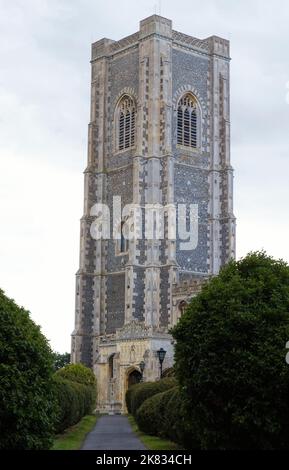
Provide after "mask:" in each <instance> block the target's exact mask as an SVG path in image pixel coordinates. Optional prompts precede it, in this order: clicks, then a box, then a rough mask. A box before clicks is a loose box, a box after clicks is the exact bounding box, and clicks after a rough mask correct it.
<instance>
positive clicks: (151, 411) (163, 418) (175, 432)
mask: <svg viewBox="0 0 289 470" xmlns="http://www.w3.org/2000/svg"><path fill="white" fill-rule="evenodd" d="M136 422H137V424H138V427H139V428H140V430H141V431H143V432H145V433H146V434H151V435H154V436H159V437H162V438H167V439H170V440H171V441H174V442H177V443H179V444H184V443H185V442H187V441H188V440H189V438H190V441H191V436H189V435H188V432H189V431H188V429H187V426H186V421H185V412H184V409H183V398H182V396H181V392H180V390H179V388H178V387H173V388H170V389H169V390H166V391H165V392H162V393H158V394H156V395H153V396H152V397H150V398H148V399H147V400H145V401H144V402H143V404H142V405H141V406H140V407H139V409H138V411H137V413H136ZM194 447H196V448H197V444H195V446H194Z"/></svg>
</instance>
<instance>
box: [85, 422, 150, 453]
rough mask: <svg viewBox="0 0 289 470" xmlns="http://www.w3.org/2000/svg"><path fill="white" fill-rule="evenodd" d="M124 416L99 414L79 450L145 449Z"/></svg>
mask: <svg viewBox="0 0 289 470" xmlns="http://www.w3.org/2000/svg"><path fill="white" fill-rule="evenodd" d="M145 449H146V448H145V446H144V445H143V443H142V442H141V441H140V440H139V438H138V437H137V436H136V435H135V434H134V432H133V430H132V428H131V425H130V424H129V421H128V419H127V417H126V416H120V415H112V416H110V415H105V416H101V417H100V418H99V419H98V420H97V423H96V425H95V427H94V429H93V430H92V431H91V432H90V433H89V434H88V435H87V436H86V438H85V441H84V443H83V446H82V448H81V450H145Z"/></svg>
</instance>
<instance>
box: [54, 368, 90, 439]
mask: <svg viewBox="0 0 289 470" xmlns="http://www.w3.org/2000/svg"><path fill="white" fill-rule="evenodd" d="M54 386H55V394H56V397H57V405H58V408H57V410H58V417H57V421H56V425H55V431H56V432H57V433H60V432H63V431H64V430H65V429H66V428H68V427H69V426H73V425H74V424H76V423H78V421H80V419H81V418H82V417H83V416H85V415H86V414H89V413H91V412H92V410H93V408H94V406H95V392H94V390H93V389H92V388H91V386H87V385H83V384H80V383H77V382H72V381H70V380H66V379H63V378H62V377H58V376H57V375H55V377H54Z"/></svg>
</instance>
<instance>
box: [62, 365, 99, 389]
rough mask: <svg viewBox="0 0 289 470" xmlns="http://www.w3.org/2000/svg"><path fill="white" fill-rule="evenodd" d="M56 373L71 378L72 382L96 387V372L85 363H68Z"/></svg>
mask: <svg viewBox="0 0 289 470" xmlns="http://www.w3.org/2000/svg"><path fill="white" fill-rule="evenodd" d="M55 375H57V377H61V378H63V379H66V380H71V381H72V382H77V383H79V384H83V385H91V386H93V387H96V379H95V375H94V373H93V372H92V370H91V369H89V368H88V367H85V366H84V365H83V364H68V365H66V366H65V367H62V368H61V369H58V370H57V372H56V373H55Z"/></svg>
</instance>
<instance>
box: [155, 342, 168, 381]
mask: <svg viewBox="0 0 289 470" xmlns="http://www.w3.org/2000/svg"><path fill="white" fill-rule="evenodd" d="M166 353H167V351H165V350H164V349H163V348H160V349H159V350H158V351H157V355H158V358H159V361H160V370H161V377H160V378H162V376H163V362H164V358H165V355H166Z"/></svg>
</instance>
